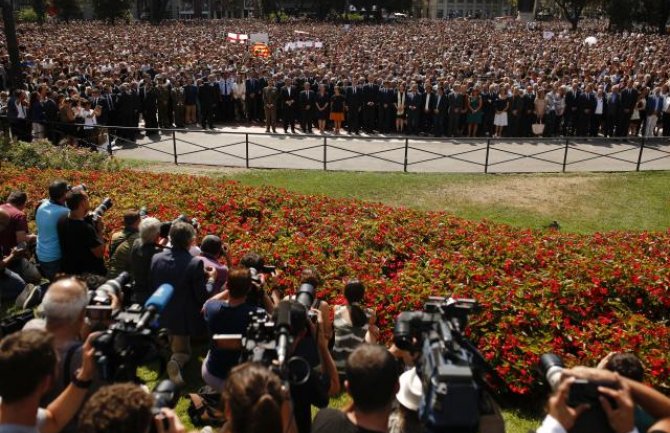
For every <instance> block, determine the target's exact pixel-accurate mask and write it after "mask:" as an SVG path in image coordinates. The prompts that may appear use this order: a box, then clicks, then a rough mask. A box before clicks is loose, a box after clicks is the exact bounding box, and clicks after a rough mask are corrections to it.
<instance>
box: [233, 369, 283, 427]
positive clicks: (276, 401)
mask: <svg viewBox="0 0 670 433" xmlns="http://www.w3.org/2000/svg"><path fill="white" fill-rule="evenodd" d="M286 395H287V394H286V391H285V390H284V389H282V384H281V381H280V380H279V377H278V376H277V375H276V374H275V373H272V372H271V371H270V370H268V369H267V368H266V367H265V366H263V365H261V364H256V363H246V364H241V365H238V366H236V367H234V368H233V369H232V370H231V371H230V375H229V376H228V378H227V379H226V383H225V386H224V389H223V403H224V410H225V414H226V420H227V422H226V424H225V425H224V426H223V429H222V432H223V433H284V432H291V431H296V429H295V423H294V422H293V415H292V414H291V409H290V406H289V405H288V400H287V398H286Z"/></svg>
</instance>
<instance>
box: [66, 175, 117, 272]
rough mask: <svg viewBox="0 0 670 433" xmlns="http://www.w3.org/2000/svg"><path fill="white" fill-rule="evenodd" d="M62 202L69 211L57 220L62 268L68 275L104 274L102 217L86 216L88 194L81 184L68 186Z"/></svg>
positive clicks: (88, 205) (87, 212)
mask: <svg viewBox="0 0 670 433" xmlns="http://www.w3.org/2000/svg"><path fill="white" fill-rule="evenodd" d="M65 202H66V204H67V207H68V208H69V209H70V213H69V215H68V216H67V218H62V219H61V220H60V221H59V222H58V238H59V240H60V245H61V249H62V252H63V259H62V263H61V270H62V271H63V272H65V273H67V274H70V275H82V274H94V275H101V276H104V275H106V274H107V268H106V267H105V262H104V260H103V256H104V254H105V242H104V240H103V238H102V234H103V232H104V224H103V223H102V219H101V218H98V219H97V220H95V221H93V220H91V219H89V218H87V217H88V215H89V211H90V210H91V207H90V204H89V201H88V194H87V193H86V191H84V189H83V188H74V189H71V190H70V191H69V192H68V193H67V194H66V196H65Z"/></svg>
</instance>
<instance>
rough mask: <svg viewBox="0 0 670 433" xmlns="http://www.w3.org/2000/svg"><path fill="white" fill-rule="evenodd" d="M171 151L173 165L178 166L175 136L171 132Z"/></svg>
mask: <svg viewBox="0 0 670 433" xmlns="http://www.w3.org/2000/svg"><path fill="white" fill-rule="evenodd" d="M172 150H173V152H174V165H179V162H178V161H177V134H176V133H175V131H174V129H173V130H172Z"/></svg>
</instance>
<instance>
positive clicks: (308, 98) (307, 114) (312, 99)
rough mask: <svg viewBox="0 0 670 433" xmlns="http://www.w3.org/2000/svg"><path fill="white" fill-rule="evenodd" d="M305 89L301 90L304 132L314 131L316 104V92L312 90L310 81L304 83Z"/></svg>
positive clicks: (301, 113) (301, 122) (302, 126)
mask: <svg viewBox="0 0 670 433" xmlns="http://www.w3.org/2000/svg"><path fill="white" fill-rule="evenodd" d="M303 89H304V90H303V91H302V92H300V104H299V105H300V115H301V118H300V125H301V128H302V132H304V133H309V134H311V133H312V124H313V123H314V105H315V104H316V93H315V92H314V91H313V90H312V86H311V85H310V84H309V82H307V81H305V82H304V83H303Z"/></svg>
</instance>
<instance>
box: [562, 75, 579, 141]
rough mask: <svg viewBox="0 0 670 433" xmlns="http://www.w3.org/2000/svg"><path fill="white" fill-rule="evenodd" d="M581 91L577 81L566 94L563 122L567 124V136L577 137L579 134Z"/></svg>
mask: <svg viewBox="0 0 670 433" xmlns="http://www.w3.org/2000/svg"><path fill="white" fill-rule="evenodd" d="M580 94H581V90H580V89H579V85H578V83H577V81H576V80H575V81H573V82H572V88H571V89H570V90H568V92H567V93H566V94H565V114H564V117H563V119H564V120H563V121H564V122H565V130H566V134H567V135H575V133H576V132H577V118H578V117H579V109H578V107H577V104H578V100H579V95H580Z"/></svg>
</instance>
